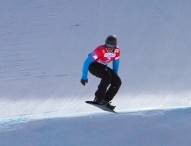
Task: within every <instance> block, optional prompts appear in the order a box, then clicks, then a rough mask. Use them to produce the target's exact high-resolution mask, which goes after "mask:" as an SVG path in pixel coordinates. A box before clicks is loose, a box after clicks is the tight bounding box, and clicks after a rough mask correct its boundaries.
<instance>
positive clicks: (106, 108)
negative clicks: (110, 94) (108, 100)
mask: <svg viewBox="0 0 191 146" xmlns="http://www.w3.org/2000/svg"><path fill="white" fill-rule="evenodd" d="M86 103H87V104H90V105H93V106H96V107H98V108H100V109H102V110H104V111H107V112H113V113H117V112H116V111H114V109H115V107H116V106H113V105H104V104H99V103H96V102H93V101H86Z"/></svg>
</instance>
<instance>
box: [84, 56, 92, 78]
mask: <svg viewBox="0 0 191 146" xmlns="http://www.w3.org/2000/svg"><path fill="white" fill-rule="evenodd" d="M92 62H94V59H93V58H92V57H91V56H90V55H88V58H87V59H86V60H85V61H84V65H83V69H82V79H83V80H87V79H88V68H89V65H90V63H92Z"/></svg>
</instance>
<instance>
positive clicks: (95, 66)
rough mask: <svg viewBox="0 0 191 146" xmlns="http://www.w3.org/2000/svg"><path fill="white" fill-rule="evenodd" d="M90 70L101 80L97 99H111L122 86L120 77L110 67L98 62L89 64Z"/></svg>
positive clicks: (96, 93) (96, 94)
mask: <svg viewBox="0 0 191 146" xmlns="http://www.w3.org/2000/svg"><path fill="white" fill-rule="evenodd" d="M89 72H90V73H91V74H92V75H95V76H96V77H98V78H101V82H100V84H99V85H98V89H97V91H96V92H95V96H96V98H97V99H100V100H101V99H104V100H105V101H108V102H109V101H111V100H112V99H113V98H114V96H115V95H116V93H117V92H118V90H119V88H120V86H121V79H120V77H119V76H118V75H117V74H116V73H115V72H114V71H113V70H112V69H111V68H109V67H107V66H106V65H103V64H101V63H98V62H92V63H91V64H90V66H89Z"/></svg>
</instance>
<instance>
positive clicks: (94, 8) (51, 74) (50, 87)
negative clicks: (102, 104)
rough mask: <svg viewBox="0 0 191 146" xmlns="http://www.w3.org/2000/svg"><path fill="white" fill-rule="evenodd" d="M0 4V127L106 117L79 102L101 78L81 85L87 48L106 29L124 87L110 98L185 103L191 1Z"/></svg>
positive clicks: (131, 107) (124, 106)
mask: <svg viewBox="0 0 191 146" xmlns="http://www.w3.org/2000/svg"><path fill="white" fill-rule="evenodd" d="M0 2H1V5H0V18H1V22H0V107H1V109H0V121H1V123H2V124H1V125H2V127H4V126H5V128H6V124H5V123H7V122H8V123H9V122H11V123H12V122H13V123H14V122H15V121H18V122H22V121H28V120H31V119H43V118H55V117H57V118H58V117H71V116H72V117H75V116H85V117H86V118H87V120H88V118H89V117H88V115H91V114H95V115H97V114H98V113H101V114H104V113H105V112H103V111H100V110H99V109H97V108H95V107H92V106H89V105H87V104H85V103H84V101H85V100H91V99H93V98H94V92H95V90H96V88H97V85H98V83H99V80H98V79H96V78H94V77H92V76H91V75H89V83H88V85H87V86H85V87H83V86H82V85H81V84H80V78H81V69H82V65H83V61H84V60H85V58H86V57H87V55H88V53H90V52H91V51H92V50H93V49H94V48H95V47H96V46H98V45H100V44H102V43H104V41H105V38H106V37H107V36H108V35H109V34H116V35H117V36H118V39H119V47H120V48H121V51H122V53H121V64H120V70H119V75H120V76H121V79H122V87H121V89H120V91H119V93H118V95H117V96H116V98H115V99H114V100H113V104H114V105H117V109H116V110H117V111H118V112H120V113H123V112H135V111H144V110H159V109H171V108H175V109H177V108H185V107H191V100H190V99H191V90H190V87H191V79H190V75H191V58H190V55H191V51H190V49H189V47H190V46H191V42H190V38H191V12H190V11H191V9H190V6H191V1H189V0H182V1H180V0H160V1H157V0H147V1H142V0H121V1H115V0H104V1H103V0H99V1H96V0H92V1H88V0H80V1H76V0H54V1H51V0H43V1H39V0H33V1H25V0H6V1H3V0H1V1H0ZM172 115H174V114H172ZM123 116H124V115H120V114H119V115H118V116H116V119H118V118H119V119H120V118H122V117H123ZM174 116H176V114H175V115H174ZM183 116H184V114H183ZM186 116H187V115H186ZM126 117H128V118H130V120H131V116H130V117H129V115H128V114H127V115H125V118H126ZM151 117H152V116H151ZM165 117H166V116H165ZM86 118H85V119H86ZM74 119H75V118H74ZM93 119H94V118H93ZM114 119H115V117H114ZM151 119H152V118H151ZM151 119H149V121H150V120H151ZM63 120H65V119H63ZM71 120H72V119H71ZM80 120H82V121H83V118H82V119H80ZM99 120H100V119H99ZM106 120H110V116H109V117H108V119H107V118H106ZM137 120H142V119H139V118H138V119H136V121H137ZM188 120H190V119H188ZM69 121H70V120H69ZM155 121H156V119H155V118H153V122H155ZM159 121H160V120H159ZM46 122H48V121H45V123H46ZM151 122H152V120H151ZM16 123H17V122H16ZM37 123H38V122H37ZM42 123H44V122H42ZM183 123H184V124H185V121H183ZM40 124H41V123H40ZM53 124H55V123H53ZM111 124H115V123H111ZM123 124H124V123H123ZM167 124H168V123H167ZM169 124H171V122H169ZM37 125H38V124H37ZM58 125H60V124H58ZM72 125H73V124H72ZM111 126H112V127H113V125H111ZM133 126H137V125H133ZM148 126H149V125H148V124H146V125H145V127H148ZM186 126H188V125H186ZM8 127H9V126H8ZM63 128H65V127H63ZM187 128H188V129H189V128H190V127H187ZM2 129H4V128H2ZM24 129H25V128H24ZM87 129H88V128H87ZM87 129H86V130H87ZM26 130H27V129H26ZM68 130H70V129H68ZM88 130H91V128H90V129H88ZM120 130H121V129H120V128H119V129H118V131H120ZM130 131H132V129H131V130H130ZM143 133H144V132H143ZM136 134H137V133H135V135H136ZM3 135H4V133H3ZM13 135H14V134H13ZM7 136H8V138H10V137H12V136H11V134H10V137H9V133H8V135H6V136H5V137H7ZM14 136H15V135H14ZM0 137H1V138H2V137H3V136H2V135H1V136H0ZM132 137H134V136H132ZM110 138H112V136H111V137H110ZM17 142H18V141H17ZM0 143H1V141H0ZM18 143H19V142H18ZM5 145H6V144H5ZM7 145H8V144H7ZM28 145H29V144H28ZM34 145H35V144H34ZM39 145H40V144H39ZM74 145H75V144H74ZM84 145H87V144H84Z"/></svg>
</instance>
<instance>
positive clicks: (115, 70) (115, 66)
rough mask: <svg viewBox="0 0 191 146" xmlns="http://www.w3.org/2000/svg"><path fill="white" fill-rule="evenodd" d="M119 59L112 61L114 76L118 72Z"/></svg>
mask: <svg viewBox="0 0 191 146" xmlns="http://www.w3.org/2000/svg"><path fill="white" fill-rule="evenodd" d="M119 63H120V61H119V59H118V60H113V70H114V72H115V73H116V74H118V70H119Z"/></svg>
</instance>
